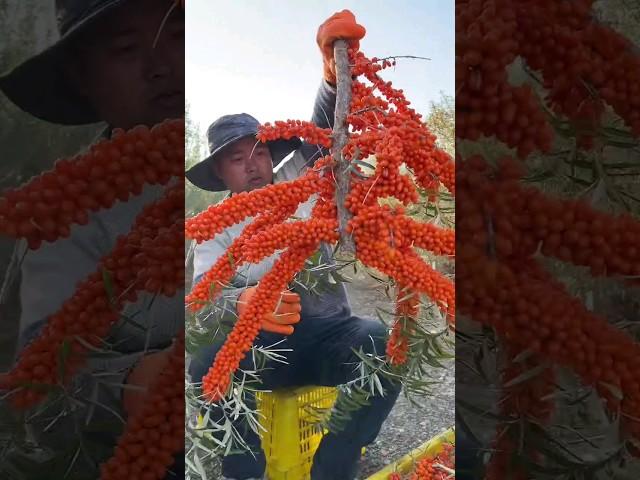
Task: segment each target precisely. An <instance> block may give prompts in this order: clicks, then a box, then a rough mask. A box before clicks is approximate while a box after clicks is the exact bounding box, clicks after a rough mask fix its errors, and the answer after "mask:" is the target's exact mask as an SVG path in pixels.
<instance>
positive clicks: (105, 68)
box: [0, 0, 184, 479]
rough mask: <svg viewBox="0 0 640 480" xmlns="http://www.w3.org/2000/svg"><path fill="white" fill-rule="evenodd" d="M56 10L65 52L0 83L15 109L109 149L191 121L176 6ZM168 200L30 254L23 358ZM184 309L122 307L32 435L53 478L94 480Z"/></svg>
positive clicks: (142, 1) (132, 206) (111, 214)
mask: <svg viewBox="0 0 640 480" xmlns="http://www.w3.org/2000/svg"><path fill="white" fill-rule="evenodd" d="M55 5H56V14H57V20H58V29H59V33H60V38H59V39H58V41H56V42H55V43H54V44H53V45H52V46H50V47H49V48H47V49H46V50H44V51H43V52H41V53H39V54H38V55H35V56H34V57H33V58H30V59H28V60H27V61H25V62H24V63H22V64H21V65H19V66H18V67H17V68H15V69H14V70H13V71H11V72H10V73H9V74H7V75H4V76H2V77H0V89H1V90H2V92H3V93H4V94H5V95H6V96H7V97H8V98H9V99H10V100H11V101H12V102H13V103H15V104H16V105H17V106H18V107H20V108H21V109H23V110H25V111H26V112H28V113H30V114H32V115H33V116H35V117H38V118H40V119H43V120H46V121H49V122H52V123H57V124H64V125H84V124H90V123H98V122H103V123H104V124H106V126H107V128H106V130H105V132H104V134H103V135H102V136H101V138H108V137H109V136H110V132H111V131H112V129H114V128H122V129H129V128H131V127H133V126H136V125H141V124H142V125H147V126H149V127H151V126H153V125H155V124H157V123H160V122H162V121H164V120H165V119H169V118H181V117H183V116H184V11H183V9H182V8H180V7H177V6H176V5H175V2H174V0H86V1H77V0H75V1H74V0H58V1H56V3H55ZM164 190H165V188H164V187H162V186H154V187H147V188H145V189H144V191H143V193H142V194H141V195H139V196H136V197H132V198H130V199H129V200H128V201H126V202H117V203H116V204H115V205H114V206H113V207H112V208H110V209H108V210H103V211H99V212H97V213H95V214H91V215H90V221H89V223H88V224H87V225H85V226H74V227H73V228H72V229H71V236H70V238H67V239H62V240H59V241H56V242H54V243H45V244H43V246H42V247H41V248H40V249H38V250H26V247H25V246H24V245H23V249H22V252H20V257H22V254H24V259H23V262H22V267H21V276H22V281H21V287H20V300H21V310H22V314H21V318H20V338H19V348H21V347H23V346H24V345H25V344H27V343H28V342H29V341H30V340H31V339H33V338H35V337H36V336H37V335H38V332H39V331H40V329H41V328H42V326H43V325H44V324H45V323H46V321H47V318H48V317H49V316H50V315H52V314H53V313H55V312H56V311H57V310H58V309H59V308H60V306H61V305H62V303H63V302H64V301H65V300H67V299H68V298H69V297H71V296H72V294H73V292H74V291H75V290H76V286H77V283H78V282H80V281H82V280H83V279H84V278H86V277H87V276H88V275H89V274H91V273H93V272H94V271H95V270H96V269H97V265H98V262H99V260H100V259H101V258H102V257H104V256H105V255H107V254H108V253H109V252H110V251H111V250H113V248H114V247H115V244H116V239H117V237H118V236H120V235H126V234H127V233H128V232H129V230H130V228H131V226H132V225H133V222H134V220H135V218H136V216H137V215H138V214H139V213H140V212H141V210H142V209H143V208H144V207H145V206H146V205H148V204H149V203H151V202H153V201H154V200H156V199H158V198H160V196H161V195H162V194H163V192H164ZM183 299H184V292H183V291H181V292H178V294H177V295H175V296H174V297H172V298H167V297H163V296H158V297H154V296H153V295H150V294H143V295H141V296H140V299H139V301H138V302H136V303H135V304H128V305H126V306H125V309H124V311H123V312H122V314H123V315H122V317H123V319H124V318H126V320H123V321H121V322H120V323H119V324H118V325H116V326H115V327H114V328H113V330H112V333H111V335H110V338H108V344H107V346H105V347H104V349H105V350H106V351H107V352H106V353H103V354H100V355H95V356H92V357H91V358H90V359H89V363H88V366H87V368H85V369H84V370H83V371H82V372H81V373H80V374H79V375H78V376H77V378H76V379H74V384H73V387H72V388H70V389H69V391H70V392H73V394H74V395H75V398H76V399H77V400H78V401H77V402H74V403H73V407H72V408H69V406H68V405H67V406H66V407H64V410H63V413H64V414H62V415H61V416H59V417H58V418H56V415H57V414H58V413H59V404H57V407H56V408H58V410H55V409H54V408H51V409H49V410H48V411H47V412H45V413H43V414H42V415H40V416H36V418H35V420H34V421H33V422H34V423H32V424H31V427H33V431H34V433H35V434H36V436H37V438H38V441H39V443H40V445H41V446H46V447H47V448H48V449H49V450H50V452H51V453H52V455H54V457H56V458H58V457H59V458H60V459H61V461H60V462H58V463H59V465H58V468H61V470H59V471H57V470H55V469H54V470H53V471H51V470H48V471H47V475H46V478H62V476H63V475H65V469H66V467H67V466H68V465H73V469H72V470H70V472H67V473H70V474H75V475H77V476H73V478H89V479H94V478H96V476H97V473H96V472H97V470H96V468H97V464H96V463H99V462H101V461H103V460H105V459H106V457H107V456H109V455H110V453H111V452H112V450H113V447H114V446H115V440H116V438H117V435H118V434H119V433H121V431H122V422H121V420H120V419H121V418H125V419H126V417H127V416H130V415H132V414H133V413H135V412H137V411H138V410H139V409H140V408H141V407H142V406H143V405H144V396H145V394H146V392H145V390H144V388H145V387H146V386H148V385H149V384H150V383H151V382H153V380H154V378H155V377H156V375H157V374H158V373H159V372H160V371H161V370H162V367H163V365H164V363H163V362H164V359H165V353H164V351H165V350H166V349H167V348H169V347H170V344H171V340H172V338H173V337H174V336H175V335H176V334H177V333H178V332H179V331H180V329H181V328H182V326H183V323H184V311H183V304H184V303H183ZM125 387H139V389H134V388H125ZM53 419H55V421H53ZM78 421H79V422H78ZM85 422H86V423H87V426H85V427H82V428H80V427H78V425H84V424H85ZM49 423H51V425H49V426H48V427H47V425H48V424H49ZM45 427H46V428H45ZM77 442H81V444H82V445H83V446H84V448H83V452H82V453H83V454H82V455H79V456H77V458H75V459H74V461H73V462H71V461H70V460H71V458H72V457H69V458H67V459H66V465H62V463H63V461H65V460H62V459H63V457H64V453H65V450H66V449H69V448H70V449H71V451H72V453H73V448H75V447H76V443H77ZM89 452H91V454H89ZM96 452H99V453H96ZM94 454H95V456H94V458H91V457H92V455H94ZM45 457H46V455H45ZM177 458H178V461H177V463H176V464H175V465H174V469H175V472H176V473H177V474H178V475H180V472H181V470H183V469H184V466H183V465H184V464H183V459H184V456H183V454H182V452H181V453H180V454H179V455H178V457H177ZM94 462H95V463H94ZM30 478H31V477H30ZM39 478H40V477H39ZM168 478H175V476H173V475H171V476H170V477H168Z"/></svg>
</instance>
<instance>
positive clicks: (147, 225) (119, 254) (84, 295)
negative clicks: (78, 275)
mask: <svg viewBox="0 0 640 480" xmlns="http://www.w3.org/2000/svg"><path fill="white" fill-rule="evenodd" d="M183 198H184V183H183V182H179V183H178V184H176V185H174V186H172V187H169V188H168V189H167V191H166V192H165V194H164V196H163V197H162V198H160V199H159V200H156V201H155V202H153V203H152V204H150V205H148V206H147V207H145V208H144V209H143V211H142V212H141V213H140V214H139V215H138V217H137V218H136V220H135V222H134V225H133V227H132V229H131V231H130V233H129V234H128V235H126V236H121V237H120V238H119V239H118V241H117V243H116V246H115V248H114V250H113V251H112V252H111V253H110V254H108V255H107V256H106V257H104V258H103V259H101V261H100V262H99V264H98V267H97V269H96V271H95V272H94V273H92V274H91V275H89V276H88V277H87V278H86V279H85V280H83V281H82V282H81V283H80V284H79V285H78V287H77V289H76V291H75V293H74V294H73V295H72V296H71V297H70V298H69V299H68V300H66V301H65V302H64V303H63V304H62V306H61V308H60V309H59V310H58V311H57V312H56V313H54V314H53V315H51V316H50V317H49V318H48V319H47V323H46V324H45V325H44V327H43V328H42V330H41V332H40V334H39V336H38V337H36V338H35V339H34V340H33V341H32V342H31V343H29V344H28V345H27V346H26V347H25V348H24V349H23V350H22V351H21V352H20V354H19V356H18V359H17V361H16V363H15V364H14V366H13V368H12V369H11V370H10V371H9V372H8V373H7V374H6V375H5V376H4V377H3V381H2V387H3V389H7V390H12V389H18V390H16V391H15V392H14V393H12V394H11V395H10V396H9V399H10V400H11V401H12V402H13V404H14V405H15V406H16V407H21V408H24V407H30V406H33V405H34V404H36V403H38V402H39V401H41V400H42V399H43V398H44V397H45V396H46V395H45V394H44V393H43V392H41V391H37V390H36V389H33V388H28V385H29V384H32V383H35V384H38V385H40V386H43V385H49V386H51V387H53V386H56V385H59V384H61V385H64V384H66V383H67V382H68V381H69V380H70V379H71V377H72V376H73V375H74V374H75V373H76V372H77V371H78V369H79V368H80V367H81V366H82V365H83V363H84V361H85V360H86V355H87V354H88V351H89V349H88V348H87V346H86V344H88V345H90V346H92V347H97V346H98V345H99V344H100V343H101V342H102V339H103V338H105V337H106V336H107V335H108V333H109V331H110V329H111V327H112V326H113V324H114V323H116V322H117V321H118V319H119V314H118V312H119V311H120V310H121V309H122V307H123V306H124V304H125V302H132V301H135V300H136V299H137V296H138V294H139V293H140V292H142V291H150V292H151V293H172V292H173V293H175V291H176V290H177V288H179V287H180V286H182V285H183V284H184V273H183V272H184V269H183V267H182V266H181V265H180V266H178V267H176V265H175V264H170V263H168V264H167V263H166V262H167V260H166V259H165V263H163V264H162V265H164V264H166V265H168V268H166V269H164V268H154V264H153V262H149V258H150V257H151V256H153V257H155V258H156V259H157V256H158V255H162V254H164V253H167V250H168V251H169V252H170V253H171V254H172V255H174V257H173V258H175V254H176V249H180V248H184V247H181V245H183V240H182V237H183V233H182V230H183V227H182V222H183V220H182V218H181V216H182V208H183V204H184V200H183ZM178 241H179V243H178ZM181 253H182V252H181ZM182 254H183V253H182ZM178 258H179V257H178ZM160 263H162V262H160ZM176 268H177V271H176ZM64 351H68V352H67V353H66V354H64V355H61V354H60V352H64ZM61 371H62V372H64V374H63V375H62V377H60V372H61ZM20 387H23V388H20Z"/></svg>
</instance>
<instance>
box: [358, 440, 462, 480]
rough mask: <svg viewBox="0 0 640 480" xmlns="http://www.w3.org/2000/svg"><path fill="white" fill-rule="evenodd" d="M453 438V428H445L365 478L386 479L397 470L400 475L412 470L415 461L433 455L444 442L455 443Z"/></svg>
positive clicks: (368, 479)
mask: <svg viewBox="0 0 640 480" xmlns="http://www.w3.org/2000/svg"><path fill="white" fill-rule="evenodd" d="M455 440H456V434H455V430H454V429H453V428H450V429H448V430H445V431H444V432H442V433H440V434H439V435H436V436H435V437H433V438H431V439H430V440H428V441H426V442H425V443H423V444H422V445H420V446H419V447H418V448H416V449H415V450H413V451H412V452H410V453H409V454H407V455H405V456H404V457H402V458H401V459H399V460H398V461H396V462H394V463H392V464H390V465H387V466H386V467H385V468H383V469H382V470H380V471H378V472H376V473H374V474H373V475H371V476H370V477H368V478H367V480H388V479H389V475H391V474H392V473H394V472H398V473H399V474H401V475H406V474H407V473H409V472H411V471H412V470H413V468H414V465H415V462H417V461H418V460H420V459H422V458H425V457H435V456H436V455H438V454H439V453H440V452H441V451H442V449H443V448H444V445H445V444H447V443H455Z"/></svg>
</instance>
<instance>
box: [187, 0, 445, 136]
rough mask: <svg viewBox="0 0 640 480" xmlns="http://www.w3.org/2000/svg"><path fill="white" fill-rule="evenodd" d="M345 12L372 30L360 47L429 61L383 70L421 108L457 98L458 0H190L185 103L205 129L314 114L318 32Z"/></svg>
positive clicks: (318, 66) (424, 110)
mask: <svg viewBox="0 0 640 480" xmlns="http://www.w3.org/2000/svg"><path fill="white" fill-rule="evenodd" d="M345 8H346V9H349V10H351V11H352V12H353V13H354V15H355V17H356V20H357V22H358V23H360V24H361V25H363V26H364V27H365V28H366V29H367V34H366V36H365V37H364V39H362V41H361V42H360V50H361V51H362V52H363V53H364V54H365V55H367V56H368V57H369V58H371V57H373V56H377V57H379V58H381V57H386V56H391V55H414V56H421V57H429V58H430V60H416V59H398V62H397V65H396V67H395V71H394V69H393V67H391V68H389V69H386V70H384V71H383V72H382V76H383V78H384V79H385V80H390V81H392V82H393V85H394V87H395V88H402V89H403V90H404V92H405V95H406V97H407V99H408V100H409V101H411V102H412V106H413V108H415V109H416V110H417V111H418V112H419V113H422V114H426V113H427V111H428V108H429V105H430V102H431V101H438V99H439V98H440V95H441V92H442V93H444V94H447V95H451V96H453V94H454V88H455V87H454V72H455V58H454V57H455V50H454V49H455V31H454V25H455V20H454V8H455V5H454V1H453V0H449V1H447V0H402V1H393V2H392V1H390V0H384V1H383V0H347V1H337V0H303V1H300V0H297V1H294V0H262V1H260V0H237V1H228V0H189V1H188V2H187V7H186V71H185V73H186V81H185V84H186V100H187V102H188V103H189V106H190V114H191V117H192V118H193V120H194V121H195V122H196V123H197V124H198V125H199V127H200V130H201V131H203V132H204V131H205V130H206V128H207V127H208V126H209V124H211V123H212V122H213V121H214V120H215V119H217V118H218V117H220V116H222V115H227V114H231V113H243V112H245V113H249V114H251V115H253V116H254V117H256V118H257V119H258V121H260V122H262V123H264V122H268V121H270V122H273V121H274V120H286V119H290V118H291V119H300V120H308V119H309V118H310V117H311V111H312V107H313V101H314V99H315V95H316V92H317V90H318V86H319V85H320V82H321V80H322V57H321V55H320V51H319V49H318V46H317V44H316V40H315V38H316V32H317V30H318V27H319V26H320V24H321V23H322V22H324V21H325V20H326V19H327V18H329V17H330V16H331V15H332V14H333V13H335V12H338V11H340V10H342V9H345Z"/></svg>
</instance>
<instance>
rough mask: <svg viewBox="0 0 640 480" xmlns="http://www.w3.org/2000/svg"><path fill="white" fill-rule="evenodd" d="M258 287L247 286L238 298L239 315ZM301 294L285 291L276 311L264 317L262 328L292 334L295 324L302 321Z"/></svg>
mask: <svg viewBox="0 0 640 480" xmlns="http://www.w3.org/2000/svg"><path fill="white" fill-rule="evenodd" d="M256 288H257V287H249V288H247V289H246V290H245V291H244V292H242V294H241V295H240V297H239V298H238V304H237V305H238V316H240V315H242V314H243V313H244V311H245V309H246V308H247V306H248V305H249V301H250V300H251V298H253V296H254V295H255V293H256ZM301 310H302V307H301V306H300V295H298V294H297V293H294V292H288V291H287V292H283V293H282V297H281V298H280V302H279V303H278V306H277V307H276V311H275V312H273V313H269V314H268V315H265V316H264V318H263V319H262V325H261V328H262V330H265V331H267V332H272V333H280V334H282V335H291V334H292V333H293V326H292V325H295V324H296V323H298V322H299V321H300V311H301Z"/></svg>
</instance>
